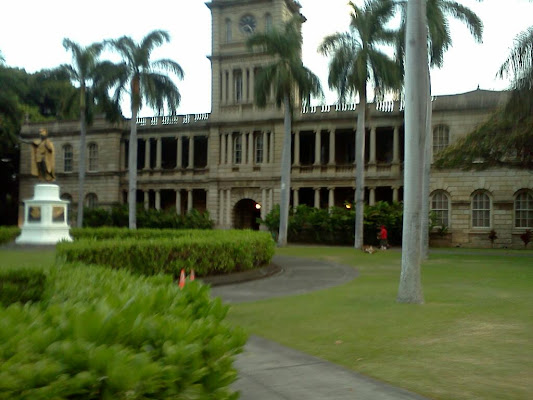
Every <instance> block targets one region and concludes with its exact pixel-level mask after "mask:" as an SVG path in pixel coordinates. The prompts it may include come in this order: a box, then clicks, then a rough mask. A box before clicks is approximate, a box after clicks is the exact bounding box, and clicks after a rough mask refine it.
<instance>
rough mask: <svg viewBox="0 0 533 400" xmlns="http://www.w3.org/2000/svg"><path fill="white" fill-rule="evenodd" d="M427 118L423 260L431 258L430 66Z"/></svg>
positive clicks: (423, 195)
mask: <svg viewBox="0 0 533 400" xmlns="http://www.w3.org/2000/svg"><path fill="white" fill-rule="evenodd" d="M427 82H428V93H427V117H426V133H425V137H424V168H423V176H422V221H421V223H422V233H421V235H422V240H421V245H422V250H421V251H422V253H421V257H422V260H427V259H428V258H429V182H430V177H431V147H432V144H433V143H432V140H431V139H432V138H433V134H432V131H431V113H432V104H431V78H430V72H429V65H428V67H427Z"/></svg>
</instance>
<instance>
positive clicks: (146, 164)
mask: <svg viewBox="0 0 533 400" xmlns="http://www.w3.org/2000/svg"><path fill="white" fill-rule="evenodd" d="M144 143H145V144H144V169H150V139H145V140H144Z"/></svg>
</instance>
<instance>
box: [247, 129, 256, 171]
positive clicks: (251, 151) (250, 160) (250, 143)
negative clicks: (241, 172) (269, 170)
mask: <svg viewBox="0 0 533 400" xmlns="http://www.w3.org/2000/svg"><path fill="white" fill-rule="evenodd" d="M254 161H255V160H254V133H253V132H250V133H248V164H250V165H254V164H255V162H254Z"/></svg>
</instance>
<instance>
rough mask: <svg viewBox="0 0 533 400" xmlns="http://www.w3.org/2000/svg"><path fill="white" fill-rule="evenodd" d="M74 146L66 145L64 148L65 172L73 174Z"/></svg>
mask: <svg viewBox="0 0 533 400" xmlns="http://www.w3.org/2000/svg"><path fill="white" fill-rule="evenodd" d="M72 159H73V154H72V146H71V145H70V144H66V145H64V146H63V172H72Z"/></svg>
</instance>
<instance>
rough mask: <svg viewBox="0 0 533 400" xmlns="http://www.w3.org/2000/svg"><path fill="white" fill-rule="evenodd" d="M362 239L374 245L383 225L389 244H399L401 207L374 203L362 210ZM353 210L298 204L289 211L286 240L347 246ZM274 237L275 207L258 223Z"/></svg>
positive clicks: (349, 238)
mask: <svg viewBox="0 0 533 400" xmlns="http://www.w3.org/2000/svg"><path fill="white" fill-rule="evenodd" d="M364 220H365V224H364V237H365V238H366V239H365V240H366V243H367V244H372V245H377V244H378V242H379V241H378V239H377V230H378V228H379V227H380V226H381V225H385V226H386V227H387V230H388V232H389V243H391V244H394V245H399V244H401V237H402V204H401V203H394V204H389V203H386V202H378V203H377V204H375V205H374V206H366V207H365V217H364ZM354 221H355V211H354V210H353V209H351V208H350V209H347V208H345V207H332V208H330V209H329V210H325V209H317V208H314V207H308V206H306V205H299V206H298V207H296V208H292V209H291V210H290V215H289V241H291V242H298V243H324V244H335V245H347V244H350V243H353V239H354ZM260 223H261V224H263V225H265V226H266V227H267V228H268V230H269V231H270V232H271V233H272V234H275V232H277V231H276V229H277V227H278V225H279V205H277V206H275V207H274V208H273V209H272V211H271V212H270V213H268V214H267V215H266V216H265V219H264V220H261V221H260Z"/></svg>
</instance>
